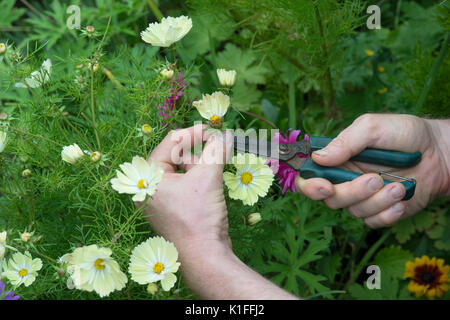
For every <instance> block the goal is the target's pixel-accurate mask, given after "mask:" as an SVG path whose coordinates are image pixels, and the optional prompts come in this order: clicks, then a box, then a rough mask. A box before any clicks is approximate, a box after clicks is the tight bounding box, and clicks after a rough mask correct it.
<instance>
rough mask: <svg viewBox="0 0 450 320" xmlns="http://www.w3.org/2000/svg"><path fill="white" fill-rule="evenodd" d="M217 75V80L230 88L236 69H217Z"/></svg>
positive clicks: (234, 80)
mask: <svg viewBox="0 0 450 320" xmlns="http://www.w3.org/2000/svg"><path fill="white" fill-rule="evenodd" d="M217 77H218V78H219V82H220V84H221V85H222V86H224V87H229V88H231V87H232V86H234V84H235V82H236V71H235V70H230V71H227V70H225V69H217Z"/></svg>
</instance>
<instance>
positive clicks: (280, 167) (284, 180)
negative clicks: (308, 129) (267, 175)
mask: <svg viewBox="0 0 450 320" xmlns="http://www.w3.org/2000/svg"><path fill="white" fill-rule="evenodd" d="M290 130H292V129H289V130H288V131H286V134H285V136H286V138H285V137H283V136H282V135H281V134H280V133H277V134H276V135H275V137H274V138H273V140H274V141H275V142H278V143H292V142H296V141H297V138H298V136H299V135H300V132H301V130H292V131H291V132H290V133H289V131H290ZM304 140H306V141H309V136H308V135H307V134H305V136H304ZM297 157H300V158H307V157H308V156H303V155H301V154H299V155H297ZM267 164H268V165H270V166H271V167H272V171H273V173H274V174H275V175H276V176H277V177H278V184H279V185H281V186H282V187H283V195H284V194H285V193H286V191H287V190H288V189H291V191H292V192H295V178H296V177H297V175H298V172H297V171H295V170H294V169H292V168H291V167H289V166H288V165H287V164H285V163H284V162H280V161H278V160H275V159H269V161H268V162H267Z"/></svg>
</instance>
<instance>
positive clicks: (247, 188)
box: [223, 153, 273, 206]
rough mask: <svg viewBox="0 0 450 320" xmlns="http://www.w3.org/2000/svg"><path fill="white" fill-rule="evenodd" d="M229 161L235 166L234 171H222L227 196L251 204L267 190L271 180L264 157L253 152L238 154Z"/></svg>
mask: <svg viewBox="0 0 450 320" xmlns="http://www.w3.org/2000/svg"><path fill="white" fill-rule="evenodd" d="M231 161H232V163H234V166H235V167H236V173H231V172H224V173H223V180H224V182H225V184H226V186H227V187H228V189H229V196H230V198H232V199H236V200H242V202H243V203H244V204H245V205H250V206H251V205H253V204H255V203H256V202H257V201H258V198H259V197H264V196H265V195H266V194H267V192H268V191H269V188H270V186H271V185H272V182H273V172H272V170H271V169H270V168H269V167H268V166H267V165H266V164H265V160H264V159H262V158H259V157H257V156H255V155H254V154H249V153H246V154H238V155H237V156H234V157H233V159H232V160H231Z"/></svg>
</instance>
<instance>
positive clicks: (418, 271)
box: [404, 255, 450, 299]
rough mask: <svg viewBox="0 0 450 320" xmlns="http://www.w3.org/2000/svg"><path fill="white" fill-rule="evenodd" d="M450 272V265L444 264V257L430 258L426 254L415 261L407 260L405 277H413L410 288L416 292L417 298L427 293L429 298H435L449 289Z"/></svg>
mask: <svg viewBox="0 0 450 320" xmlns="http://www.w3.org/2000/svg"><path fill="white" fill-rule="evenodd" d="M449 272H450V266H449V265H444V259H436V257H433V258H432V259H430V258H429V257H428V256H426V255H425V256H422V257H421V258H416V259H415V260H414V262H412V261H407V262H406V265H405V274H404V277H405V278H411V281H410V282H409V284H408V290H409V291H410V292H412V293H415V294H416V297H417V298H419V297H421V296H422V295H426V296H427V297H428V299H434V298H435V297H442V294H443V293H444V292H445V291H447V290H448V289H449V285H448V283H449V282H450V279H449V277H448V275H449Z"/></svg>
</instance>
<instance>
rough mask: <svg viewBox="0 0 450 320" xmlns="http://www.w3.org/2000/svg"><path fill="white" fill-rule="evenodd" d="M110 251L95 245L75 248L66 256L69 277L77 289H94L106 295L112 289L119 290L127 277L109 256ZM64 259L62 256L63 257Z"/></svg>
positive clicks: (123, 285)
mask: <svg viewBox="0 0 450 320" xmlns="http://www.w3.org/2000/svg"><path fill="white" fill-rule="evenodd" d="M111 254H112V251H111V249H108V248H98V247H97V245H95V244H94V245H91V246H85V247H81V248H77V249H75V250H74V252H73V253H72V254H71V255H70V256H67V257H66V258H67V259H66V261H67V262H68V263H69V267H70V268H69V267H68V271H69V269H72V270H71V271H69V274H70V277H71V279H72V280H73V284H74V286H75V288H76V289H78V290H85V291H89V292H91V291H95V292H97V293H98V294H99V295H100V297H106V296H108V295H109V294H110V293H111V292H113V291H114V290H121V289H123V288H124V287H125V285H126V283H127V282H128V278H127V276H126V275H125V273H123V272H122V271H121V270H120V266H119V264H118V263H117V262H116V261H115V260H114V259H113V258H111ZM62 260H64V256H63V259H62Z"/></svg>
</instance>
